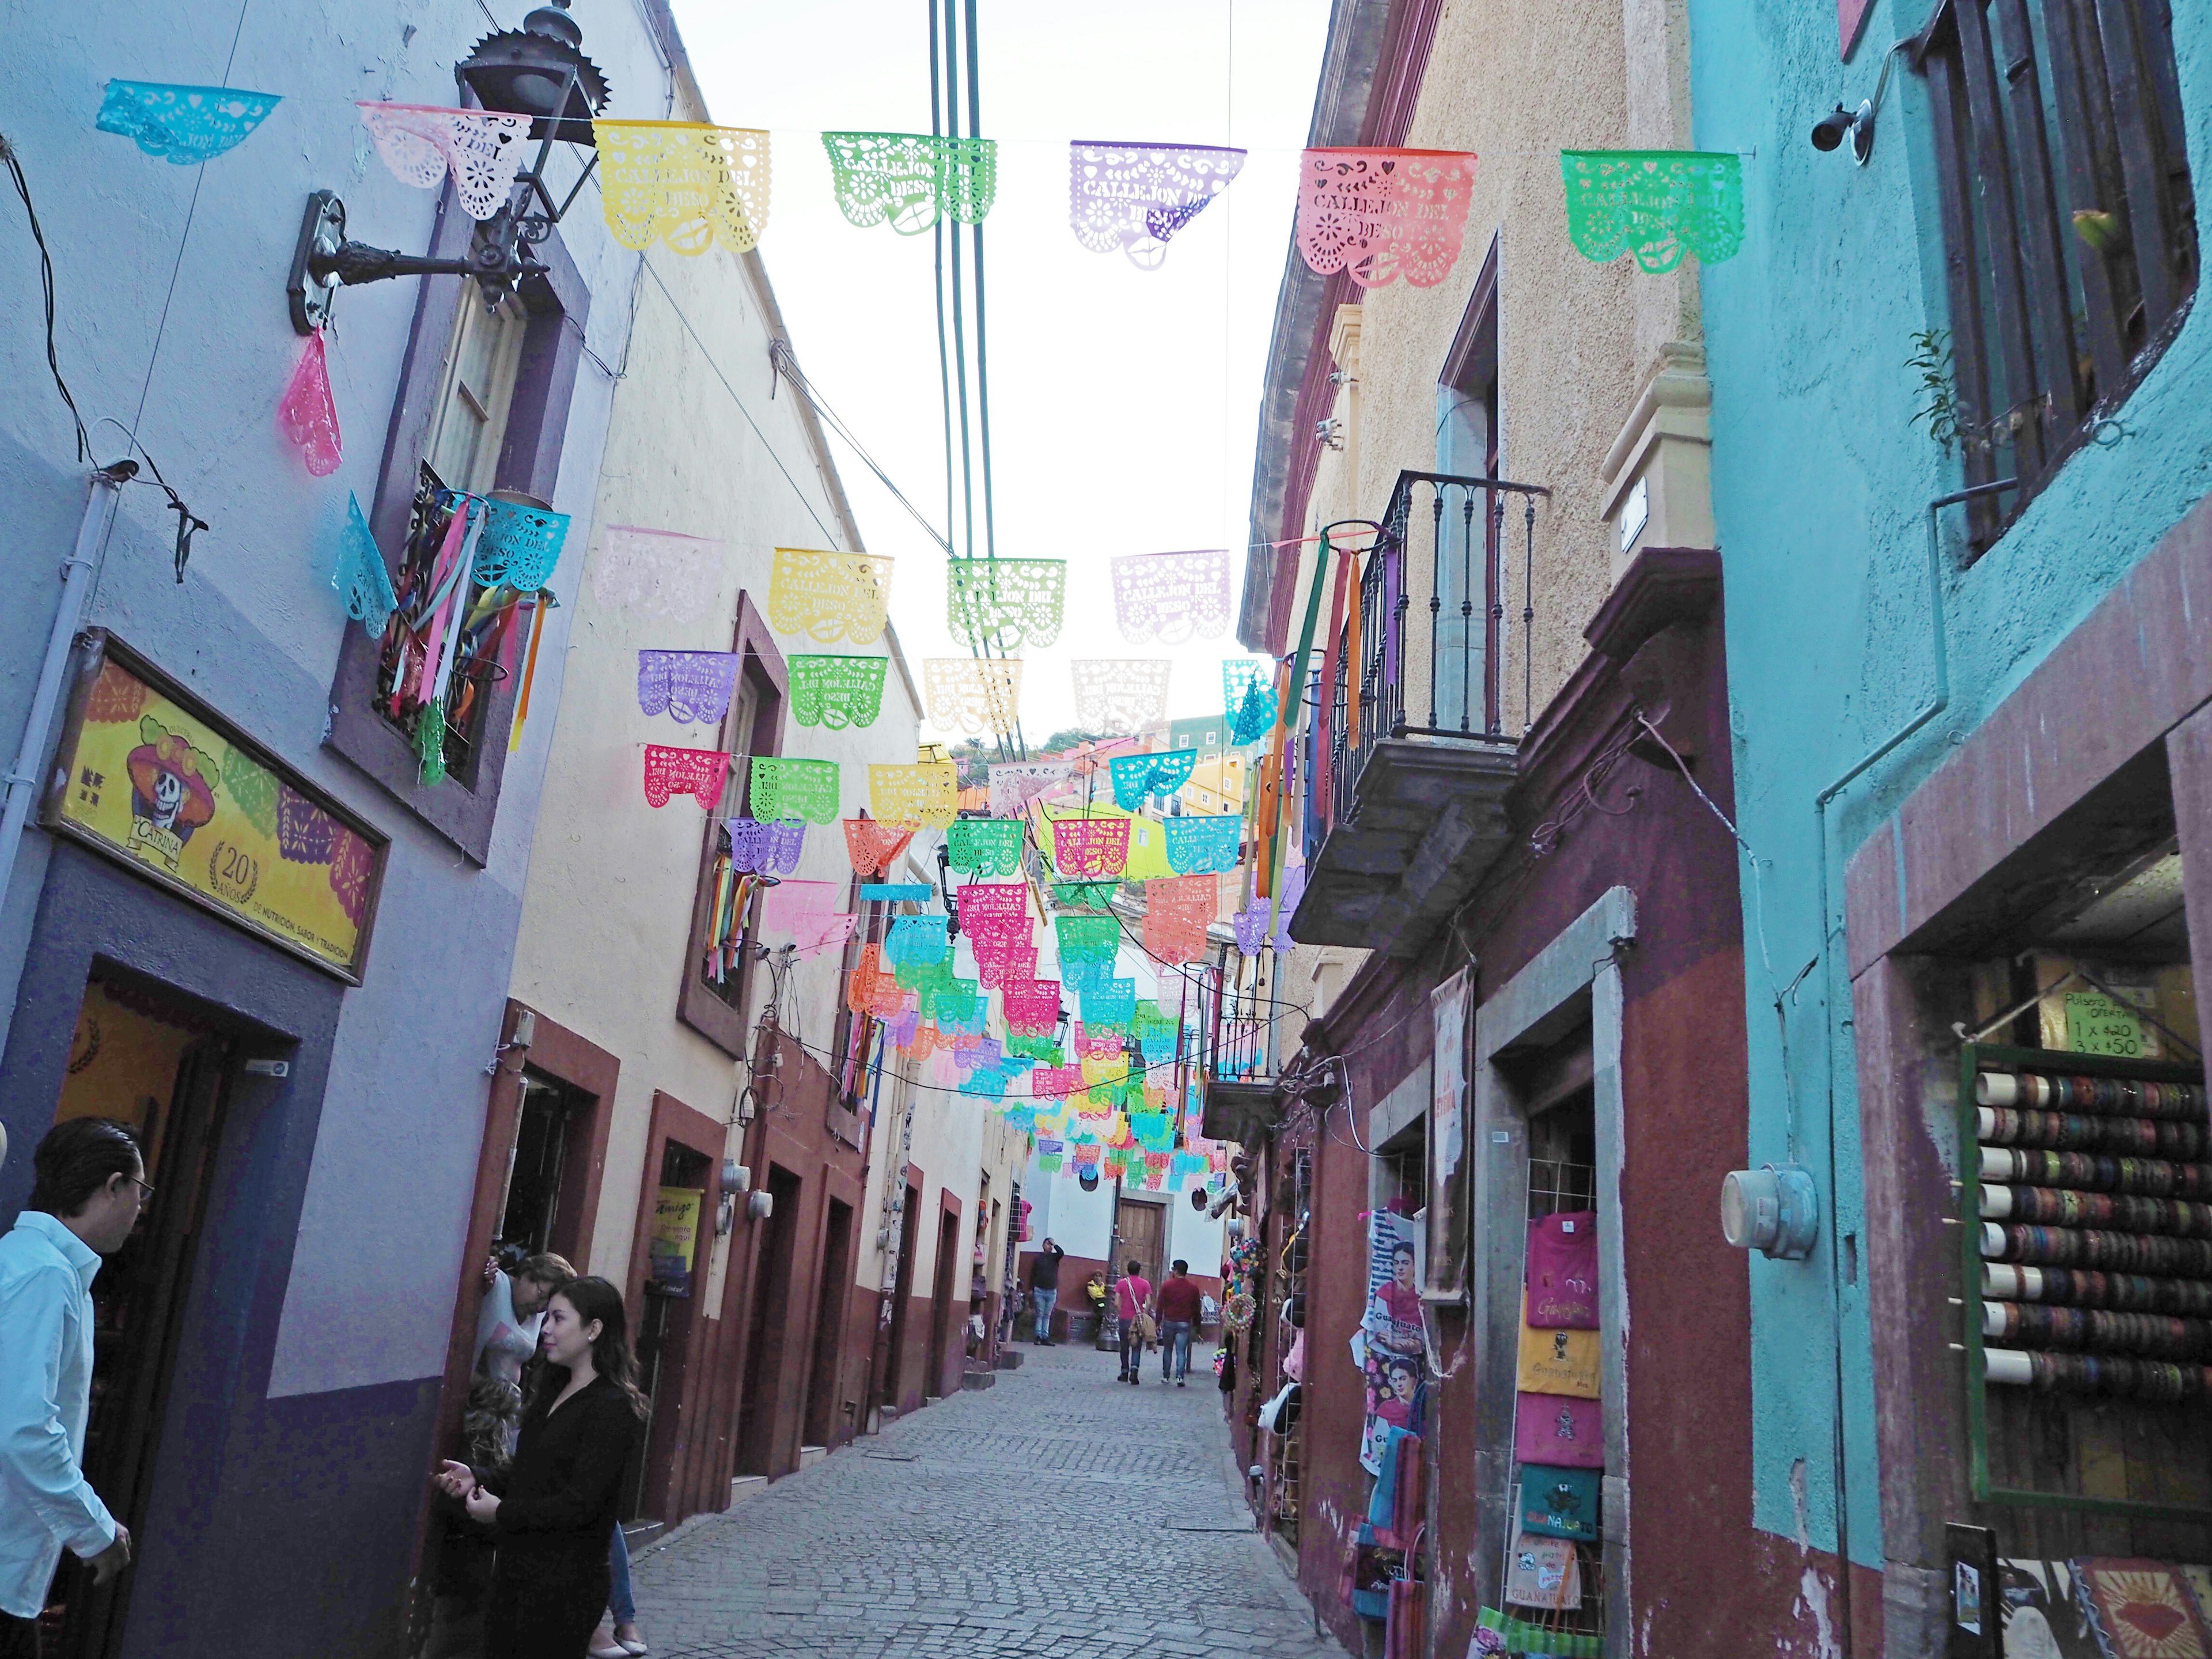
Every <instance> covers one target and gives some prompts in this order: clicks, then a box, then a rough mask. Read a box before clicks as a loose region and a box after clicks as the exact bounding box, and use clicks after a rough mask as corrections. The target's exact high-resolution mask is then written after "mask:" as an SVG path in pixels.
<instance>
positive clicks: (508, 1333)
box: [477, 1273, 545, 1388]
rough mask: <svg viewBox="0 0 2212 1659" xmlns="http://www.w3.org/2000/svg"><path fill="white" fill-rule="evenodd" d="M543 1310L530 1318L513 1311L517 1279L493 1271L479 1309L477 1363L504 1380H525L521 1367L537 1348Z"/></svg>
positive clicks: (504, 1381) (508, 1381)
mask: <svg viewBox="0 0 2212 1659" xmlns="http://www.w3.org/2000/svg"><path fill="white" fill-rule="evenodd" d="M544 1322H545V1316H544V1314H543V1313H534V1314H532V1315H531V1316H530V1317H529V1318H527V1319H521V1318H518V1317H517V1316H516V1315H515V1311H514V1281H513V1279H509V1278H508V1277H507V1275H506V1274H505V1273H495V1274H493V1275H492V1281H491V1285H490V1286H489V1288H488V1289H487V1290H486V1291H484V1294H483V1302H482V1303H481V1304H479V1305H478V1306H477V1368H478V1369H480V1370H483V1372H485V1373H486V1374H487V1375H488V1376H495V1377H497V1378H499V1380H500V1381H501V1382H502V1383H513V1384H515V1385H516V1386H517V1387H518V1388H519V1387H520V1386H521V1383H522V1368H523V1367H524V1366H525V1365H526V1364H529V1363H530V1358H531V1356H532V1354H534V1353H536V1352H538V1327H539V1326H540V1325H543V1324H544Z"/></svg>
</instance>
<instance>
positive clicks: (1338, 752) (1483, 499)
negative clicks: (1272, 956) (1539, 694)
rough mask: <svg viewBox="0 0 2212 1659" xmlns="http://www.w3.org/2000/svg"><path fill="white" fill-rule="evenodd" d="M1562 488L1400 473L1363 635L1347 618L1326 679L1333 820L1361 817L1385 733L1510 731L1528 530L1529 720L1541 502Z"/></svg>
mask: <svg viewBox="0 0 2212 1659" xmlns="http://www.w3.org/2000/svg"><path fill="white" fill-rule="evenodd" d="M1551 493H1552V492H1551V491H1550V490H1549V489H1546V488H1544V487H1543V486H1542V485H1541V484H1525V483H1510V482H1509V481H1508V480H1506V479H1504V478H1469V477H1458V476H1455V475H1454V474H1450V473H1443V472H1416V471H1402V472H1401V473H1399V475H1398V483H1397V486H1396V487H1395V489H1392V490H1391V492H1390V504H1389V507H1387V508H1386V509H1385V510H1384V512H1383V518H1382V520H1381V524H1382V529H1383V533H1382V535H1381V536H1380V537H1379V538H1376V543H1375V545H1374V546H1373V548H1372V549H1371V550H1370V551H1369V552H1368V553H1367V555H1366V562H1365V567H1364V569H1363V570H1362V571H1361V572H1360V575H1359V617H1360V618H1361V623H1362V626H1361V629H1360V634H1359V636H1358V640H1357V641H1354V639H1353V637H1352V631H1351V629H1350V626H1349V624H1347V626H1346V629H1345V632H1344V634H1343V635H1341V636H1340V644H1339V648H1338V650H1337V653H1336V659H1335V660H1336V673H1335V678H1334V684H1332V685H1328V686H1325V687H1322V688H1321V695H1322V696H1325V697H1327V698H1328V701H1329V720H1328V732H1329V733H1330V762H1331V766H1330V773H1331V775H1330V778H1329V794H1330V801H1329V804H1330V805H1331V806H1332V808H1333V809H1334V810H1333V813H1332V818H1333V820H1341V819H1343V818H1345V817H1348V816H1350V814H1351V811H1352V803H1353V800H1354V799H1355V796H1356V792H1357V790H1358V782H1359V776H1360V773H1361V771H1362V770H1363V769H1364V767H1365V766H1366V763H1367V759H1368V757H1369V756H1370V754H1371V753H1372V752H1373V750H1374V747H1375V745H1376V744H1377V743H1378V742H1380V741H1381V740H1382V739H1383V738H1403V737H1407V736H1415V735H1418V736H1429V737H1452V738H1481V737H1488V738H1497V737H1502V736H1503V735H1504V720H1505V696H1504V693H1505V689H1506V687H1507V686H1508V684H1510V682H1509V681H1508V680H1507V679H1506V678H1505V671H1506V664H1507V660H1508V658H1509V655H1510V647H1509V642H1508V635H1509V632H1510V629H1509V618H1508V617H1507V614H1506V598H1507V591H1508V587H1509V586H1510V575H1511V573H1510V570H1509V568H1508V566H1509V563H1510V553H1511V552H1512V551H1513V550H1514V549H1513V547H1512V544H1513V542H1514V541H1516V540H1518V541H1519V543H1520V544H1521V545H1520V547H1519V549H1518V551H1519V552H1520V554H1521V558H1520V560H1519V563H1520V565H1521V570H1520V579H1521V580H1520V599H1521V628H1520V639H1519V641H1517V643H1518V644H1519V647H1520V656H1521V708H1520V714H1521V726H1522V730H1523V731H1526V730H1527V729H1528V722H1529V720H1531V719H1532V718H1533V713H1532V709H1533V696H1532V694H1533V692H1534V665H1533V659H1532V658H1531V656H1530V651H1529V636H1530V634H1531V632H1532V631H1533V629H1534V623H1535V620H1536V609H1535V584H1534V575H1535V559H1536V503H1537V501H1538V499H1539V498H1540V497H1548V496H1549V495H1551ZM1516 498H1517V500H1516ZM1516 504H1517V506H1518V508H1519V511H1518V512H1517V513H1515V514H1514V516H1515V517H1517V518H1518V519H1519V520H1520V523H1519V525H1518V526H1512V525H1510V524H1509V523H1508V512H1509V509H1510V508H1511V507H1514V506H1515V505H1516ZM1516 528H1517V529H1518V530H1519V531H1520V532H1521V533H1520V535H1519V536H1518V537H1517V538H1516V537H1515V536H1514V535H1513V533H1512V532H1513V530H1514V529H1516ZM1355 644H1356V646H1357V650H1356V651H1355V649H1354V648H1353V647H1354V646H1355ZM1355 656H1356V657H1357V659H1358V660H1357V661H1355V660H1354V658H1355ZM1355 686H1356V687H1357V690H1358V723H1357V730H1356V731H1355V730H1354V726H1353V721H1352V692H1353V689H1354V687H1355Z"/></svg>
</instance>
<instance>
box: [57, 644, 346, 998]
mask: <svg viewBox="0 0 2212 1659" xmlns="http://www.w3.org/2000/svg"><path fill="white" fill-rule="evenodd" d="M73 668H74V670H75V674H74V678H73V690H72V691H71V694H70V709H69V717H68V721H67V723H66V725H65V726H64V729H63V732H62V738H61V743H60V745H59V746H58V749H57V750H56V751H55V756H54V763H53V768H52V771H51V772H50V773H49V774H48V775H47V786H46V802H45V807H44V811H43V813H42V816H41V822H43V823H45V824H46V828H48V829H52V830H53V831H54V832H55V833H56V834H58V835H62V836H68V837H69V838H70V839H71V840H73V841H75V842H79V843H80V844H82V845H83V846H86V847H89V848H92V849H93V850H94V851H95V852H97V853H100V854H104V855H105V856H106V857H108V858H111V859H113V860H116V861H117V862H118V863H120V864H123V865H125V866H129V867H130V868H131V870H133V871H135V872H137V874H139V875H141V876H143V877H145V878H147V879H148V880H149V881H151V882H153V883H155V884H157V885H159V886H161V887H165V888H167V889H168V890H170V891H171V892H173V893H174V894H176V895H177V896H179V897H181V898H185V899H187V900H190V901H191V902H193V903H195V904H198V905H201V906H203V907H204V908H207V909H210V910H212V911H214V912H215V913H216V915H219V916H222V918H223V919H224V920H225V921H229V922H232V923H234V924H235V925H236V926H238V927H243V928H246V930H247V931H248V932H250V933H256V934H258V935H259V936H260V937H261V938H263V939H267V940H269V941H270V942H271V943H272V944H275V945H279V946H281V947H282V948H283V949H284V950H286V951H290V952H291V953H292V954H293V955H295V956H297V957H302V958H304V959H305V960H307V962H309V963H313V964H314V966H316V967H318V968H320V969H323V970H324V971H325V972H326V973H329V974H331V975H335V976H336V977H337V978H339V979H342V980H344V981H347V982H348V983H349V984H353V985H358V984H360V983H361V981H362V969H363V967H364V965H365V963H367V961H368V938H369V933H370V930H371V928H372V927H373V926H374V921H375V917H376V900H377V895H378V892H379V891H380V889H381V887H382V885H383V882H384V860H385V851H386V838H385V837H384V836H381V835H380V834H378V833H377V831H376V830H375V829H373V828H371V827H370V826H369V824H368V823H367V822H366V821H365V820H363V819H362V818H360V817H356V816H355V815H354V814H353V813H352V812H350V811H348V810H347V809H346V808H345V807H343V806H342V805H339V803H338V802H337V799H335V798H334V797H332V796H331V795H329V794H327V793H325V792H324V791H322V790H321V789H320V788H319V787H316V786H315V785H314V784H313V783H311V782H309V781H307V778H305V777H304V776H303V775H301V774H300V773H298V772H295V771H294V770H293V769H290V768H289V767H287V766H286V765H284V764H283V762H281V761H280V760H278V759H277V758H276V756H275V755H273V754H271V753H270V751H269V750H265V749H264V748H262V747H261V746H260V744H257V743H255V742H254V741H253V740H252V738H248V737H246V735H245V734H244V733H243V732H240V731H239V730H238V728H237V727H235V726H233V725H232V724H231V723H230V722H229V721H228V720H224V719H223V718H222V716H221V715H219V714H216V713H215V712H214V711H213V710H212V709H210V708H208V707H207V705H206V704H204V703H203V702H201V701H200V700H199V699H198V698H197V697H195V696H192V694H191V692H189V691H187V690H185V689H184V688H183V687H182V686H180V685H179V684H176V683H175V682H174V681H173V680H171V679H170V678H168V677H167V675H165V674H163V673H162V672H161V671H160V670H158V669H156V668H155V666H154V665H152V664H151V663H149V662H148V661H147V660H146V659H143V658H142V657H140V656H139V655H137V653H135V652H133V651H131V649H130V648H129V647H126V646H125V645H124V644H123V643H122V642H121V641H118V640H117V639H115V638H114V637H112V635H108V634H106V633H105V632H104V631H102V630H100V629H94V630H92V631H91V632H90V633H88V634H87V635H84V637H83V639H82V641H80V642H79V644H78V647H77V651H76V659H75V661H74V663H73Z"/></svg>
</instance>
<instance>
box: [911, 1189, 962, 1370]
mask: <svg viewBox="0 0 2212 1659" xmlns="http://www.w3.org/2000/svg"><path fill="white" fill-rule="evenodd" d="M964 1219H965V1218H964V1216H963V1213H962V1206H961V1203H960V1200H959V1198H958V1196H957V1194H954V1192H953V1191H952V1189H951V1188H949V1187H939V1188H938V1189H937V1253H938V1260H937V1261H933V1262H932V1263H931V1264H930V1288H929V1313H930V1320H929V1347H930V1348H932V1349H935V1350H936V1354H935V1359H936V1363H935V1364H930V1363H929V1360H928V1358H927V1352H928V1351H927V1350H925V1351H924V1352H925V1358H924V1360H923V1365H922V1379H921V1397H922V1399H923V1400H924V1401H928V1400H930V1399H933V1398H934V1399H939V1400H942V1399H944V1398H945V1395H946V1394H947V1393H948V1392H949V1391H948V1390H947V1389H946V1388H945V1368H946V1365H947V1364H948V1362H949V1361H950V1360H951V1357H952V1327H951V1325H950V1324H949V1323H948V1322H947V1321H948V1320H949V1319H950V1318H951V1314H952V1310H954V1309H955V1308H956V1307H957V1308H958V1309H959V1310H961V1312H960V1322H961V1323H962V1324H965V1323H966V1322H967V1320H968V1315H967V1311H966V1310H967V1307H968V1298H967V1297H964V1296H963V1295H961V1294H960V1290H961V1285H960V1280H959V1279H958V1277H957V1274H958V1273H959V1272H960V1240H961V1237H962V1236H963V1235H962V1232H961V1224H962V1223H963V1220H964ZM947 1221H951V1223H952V1224H953V1225H952V1249H951V1261H949V1262H948V1261H945V1254H946V1252H945V1223H946V1222H947ZM948 1275H951V1277H950V1278H949V1279H948ZM940 1288H942V1289H943V1291H944V1295H943V1296H942V1297H939V1294H938V1292H939V1289H940ZM940 1301H941V1302H942V1304H943V1305H942V1306H940V1305H939V1303H940ZM961 1358H962V1360H963V1364H964V1362H965V1360H966V1358H967V1356H966V1353H965V1352H964V1351H963V1353H962V1355H961ZM933 1385H934V1386H935V1388H936V1389H937V1393H936V1394H935V1395H931V1393H930V1392H929V1390H930V1389H931V1387H932V1386H933Z"/></svg>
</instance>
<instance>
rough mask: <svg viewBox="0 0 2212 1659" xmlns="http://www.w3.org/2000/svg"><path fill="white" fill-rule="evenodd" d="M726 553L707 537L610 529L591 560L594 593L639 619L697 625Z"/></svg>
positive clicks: (630, 527) (717, 582)
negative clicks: (633, 613) (656, 618)
mask: <svg viewBox="0 0 2212 1659" xmlns="http://www.w3.org/2000/svg"><path fill="white" fill-rule="evenodd" d="M725 553H726V546H725V544H723V543H721V542H719V541H715V540H712V539H710V538H705V537H700V536H682V535H678V533H677V532H674V531H672V530H647V529H643V528H641V526H637V525H632V524H617V525H609V526H607V528H606V529H605V532H602V534H601V535H600V537H599V556H598V557H597V558H595V559H594V560H592V597H593V598H595V599H598V600H599V603H600V604H601V605H607V606H609V607H611V608H612V609H615V610H620V611H635V612H636V613H637V614H638V615H639V616H641V617H664V618H665V619H666V620H668V621H670V622H679V623H682V622H692V621H696V619H697V618H698V617H699V616H700V615H701V614H702V613H703V612H704V611H706V609H707V606H708V603H709V602H711V601H712V600H713V599H714V593H715V591H716V589H717V588H719V587H720V585H721V574H722V562H723V556H724V554H725Z"/></svg>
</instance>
